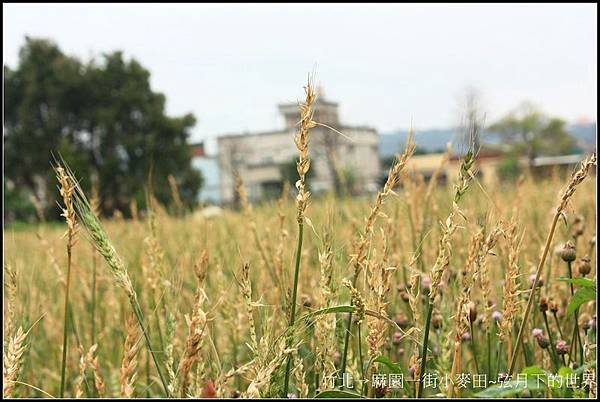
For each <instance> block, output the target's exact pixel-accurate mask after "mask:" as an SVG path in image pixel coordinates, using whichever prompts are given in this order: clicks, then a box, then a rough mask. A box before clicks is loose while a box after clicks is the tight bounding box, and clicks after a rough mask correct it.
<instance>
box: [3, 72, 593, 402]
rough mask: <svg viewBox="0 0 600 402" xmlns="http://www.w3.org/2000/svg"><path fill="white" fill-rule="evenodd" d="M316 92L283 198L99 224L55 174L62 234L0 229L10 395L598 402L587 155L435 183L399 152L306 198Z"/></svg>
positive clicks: (466, 169) (468, 168)
mask: <svg viewBox="0 0 600 402" xmlns="http://www.w3.org/2000/svg"><path fill="white" fill-rule="evenodd" d="M313 95H314V94H311V92H310V84H309V87H308V89H307V98H306V101H305V102H304V103H303V104H301V112H302V116H303V119H302V121H301V122H300V126H299V132H298V135H297V136H296V138H295V141H296V145H297V147H298V150H299V159H298V173H299V182H298V183H297V189H294V191H292V193H293V194H294V195H293V196H289V195H288V193H284V194H282V196H281V198H280V199H279V200H276V201H271V202H266V203H263V204H261V205H252V204H251V203H249V202H248V200H247V197H246V195H245V189H244V184H243V183H242V182H241V181H239V182H238V192H239V195H240V199H241V201H242V202H241V207H240V208H239V209H237V210H236V209H231V210H225V211H224V212H223V213H222V214H219V215H215V216H209V215H208V214H204V213H203V211H202V210H198V211H194V212H190V213H188V214H186V215H183V216H174V215H170V214H169V213H168V212H167V211H166V209H165V208H163V207H162V206H161V205H159V204H158V203H156V202H153V203H151V209H150V210H149V211H147V213H145V214H142V213H140V212H138V211H136V210H135V206H132V209H133V211H132V215H133V219H131V220H124V219H120V218H119V217H116V218H112V219H103V218H101V219H100V220H98V219H97V218H96V217H95V214H94V210H95V208H94V206H95V202H96V201H97V200H96V197H94V196H93V195H91V194H83V193H82V192H80V190H79V189H78V188H77V185H76V184H75V181H74V179H73V176H74V177H77V173H76V172H70V171H69V170H68V169H66V167H65V170H61V169H62V167H60V166H59V168H58V169H57V173H58V179H59V180H60V181H59V180H57V184H60V185H61V188H62V189H63V190H64V191H63V192H62V193H61V195H63V198H64V203H61V206H62V208H64V215H65V218H66V221H67V223H65V222H62V224H61V225H57V224H40V225H37V226H28V227H26V228H5V230H4V251H5V264H4V290H5V292H4V294H5V296H4V322H5V324H4V350H5V351H4V359H3V360H4V396H5V397H58V396H60V395H63V396H65V397H89V398H92V397H126V398H134V397H165V396H170V397H219V398H230V397H234V398H235V397H250V398H259V397H262V398H269V397H297V398H312V397H323V398H324V397H334V398H336V397H355V398H359V397H409V398H415V397H452V398H456V397H462V398H468V397H474V396H486V397H512V396H534V397H593V396H594V395H595V394H596V384H595V381H596V379H595V374H596V365H595V361H596V302H595V301H590V298H591V297H590V292H593V298H594V299H595V291H596V290H595V289H596V288H595V286H596V285H595V280H596V269H595V266H596V248H595V241H596V233H595V226H596V225H595V223H596V218H597V217H596V198H595V190H596V188H595V177H594V176H595V156H594V155H592V156H591V157H590V158H589V159H587V160H586V161H584V162H583V163H582V164H581V166H579V167H578V168H577V169H579V170H578V173H577V174H575V175H573V176H571V175H570V174H559V173H558V172H555V173H553V174H551V175H549V176H548V177H545V178H543V179H540V178H538V177H533V176H531V175H529V174H527V173H526V174H524V175H523V176H521V177H520V178H519V180H517V181H516V182H514V183H506V184H498V185H497V186H494V187H491V188H490V187H487V188H486V187H484V186H483V184H482V183H481V182H480V180H479V179H478V178H477V175H476V174H475V173H476V172H477V166H478V161H477V157H476V154H467V155H466V156H465V158H464V159H463V160H462V162H461V163H460V165H457V167H456V168H457V169H460V171H459V172H458V175H457V177H458V179H457V180H456V181H455V182H449V183H447V184H441V183H440V184H438V185H435V183H434V182H435V177H434V179H433V181H432V182H427V181H425V180H424V179H423V177H419V176H418V175H415V174H413V173H412V172H410V171H408V169H406V161H407V160H409V159H410V157H411V153H412V149H413V147H414V145H413V144H411V143H410V142H409V143H408V144H407V147H406V149H405V151H404V153H403V154H401V155H399V156H398V159H397V161H396V164H395V165H394V166H393V167H392V169H391V171H390V175H389V179H388V182H387V183H386V184H385V186H383V187H382V189H381V191H380V193H379V194H374V195H372V196H370V197H364V198H339V197H336V196H335V195H333V194H328V195H319V196H317V195H312V194H310V192H309V189H308V187H307V186H305V183H304V174H305V173H306V172H307V171H308V169H310V141H309V136H310V129H311V128H312V127H314V124H317V123H318V122H313V121H312V120H311V116H312V115H311V109H310V107H311V104H312V102H313V99H311V96H313ZM290 140H292V139H290ZM469 158H470V159H469ZM446 163H447V161H446ZM586 164H587V165H586ZM588 169H589V170H588ZM72 175H73V176H72ZM578 175H579V176H578ZM586 175H587V176H588V177H587V178H586ZM589 176H591V177H589ZM100 197H101V189H100ZM149 197H150V198H151V196H149ZM88 200H89V201H88ZM57 208H58V207H57ZM299 240H300V241H299ZM69 255H70V256H69ZM296 274H297V278H296ZM536 274H537V275H536ZM569 277H571V278H574V279H573V280H571V281H570V282H569V280H568V278H569ZM67 289H68V291H69V293H68V297H65V293H66V290H67ZM532 289H534V290H532ZM586 297H587V298H586ZM573 300H580V301H581V303H580V304H579V305H578V306H576V308H575V309H574V307H573V303H572V301H573ZM529 301H531V303H529ZM65 303H66V304H65ZM573 309H574V311H573ZM65 339H66V341H65ZM64 345H66V346H67V347H66V348H65V347H64ZM63 353H64V354H63ZM63 356H64V364H63V363H62V362H63ZM63 366H64V375H63V374H62V368H63ZM559 381H560V384H559ZM63 384H64V385H63Z"/></svg>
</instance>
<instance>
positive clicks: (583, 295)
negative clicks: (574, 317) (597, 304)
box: [567, 288, 596, 315]
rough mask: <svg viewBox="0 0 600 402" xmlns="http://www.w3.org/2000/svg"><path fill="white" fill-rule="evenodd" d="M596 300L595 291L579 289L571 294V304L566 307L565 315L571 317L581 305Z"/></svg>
mask: <svg viewBox="0 0 600 402" xmlns="http://www.w3.org/2000/svg"><path fill="white" fill-rule="evenodd" d="M592 300H596V289H591V288H581V289H577V290H576V291H575V293H574V294H573V298H572V299H571V303H569V306H568V307H567V315H571V314H573V313H574V312H575V310H577V309H578V308H579V306H581V305H582V304H583V303H587V302H589V301H592Z"/></svg>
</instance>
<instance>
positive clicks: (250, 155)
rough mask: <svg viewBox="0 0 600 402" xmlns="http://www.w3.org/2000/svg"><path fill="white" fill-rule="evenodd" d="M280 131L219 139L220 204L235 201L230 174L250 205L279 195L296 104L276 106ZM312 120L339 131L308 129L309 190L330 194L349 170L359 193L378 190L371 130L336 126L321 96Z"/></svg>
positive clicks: (333, 107) (291, 153)
mask: <svg viewBox="0 0 600 402" xmlns="http://www.w3.org/2000/svg"><path fill="white" fill-rule="evenodd" d="M279 111H280V112H281V114H282V115H283V118H284V121H285V127H284V128H283V129H280V130H274V131H268V132H260V133H243V134H230V135H224V136H221V137H219V138H218V159H219V169H220V186H221V187H220V188H221V200H222V202H223V203H232V202H235V200H236V197H237V194H236V190H235V172H239V174H240V176H241V178H242V180H243V181H244V184H245V186H246V189H247V192H248V197H249V198H250V200H252V201H255V200H259V199H262V198H265V197H269V196H273V195H275V194H279V193H280V192H281V189H282V186H283V182H282V177H281V170H280V169H281V166H282V165H284V164H287V163H290V162H292V161H294V160H296V159H297V158H298V151H297V149H296V146H295V144H294V135H295V134H296V132H297V128H298V127H297V124H298V123H299V121H300V112H299V109H298V105H297V104H295V103H291V104H281V105H279ZM314 120H315V121H317V122H318V123H321V124H324V125H327V126H329V127H332V128H334V129H335V130H337V131H340V132H341V133H343V136H342V135H340V134H339V133H336V132H334V131H333V130H331V129H329V128H326V127H323V126H321V125H318V126H317V127H314V128H313V129H311V131H310V145H309V157H310V159H311V168H310V169H311V170H312V171H313V176H312V178H311V181H310V187H311V189H310V190H311V191H312V192H320V191H326V190H332V189H333V188H334V186H335V183H336V180H335V177H336V176H338V177H339V176H340V174H339V173H336V172H340V171H342V170H344V171H348V170H350V171H351V172H352V176H353V177H354V182H355V189H357V190H358V191H357V192H359V193H365V192H374V191H377V189H378V176H379V149H378V144H379V139H378V134H377V132H376V131H375V129H374V128H371V127H352V126H348V125H344V124H342V123H340V121H339V117H338V104H337V103H335V102H330V101H328V100H326V99H324V98H323V97H322V96H321V97H319V98H317V101H316V102H315V112H314Z"/></svg>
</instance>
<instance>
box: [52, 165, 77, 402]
mask: <svg viewBox="0 0 600 402" xmlns="http://www.w3.org/2000/svg"><path fill="white" fill-rule="evenodd" d="M55 170H56V178H57V179H58V182H59V190H60V195H61V196H62V199H63V204H64V207H63V208H61V210H62V213H61V215H60V216H62V217H64V218H65V220H66V222H67V232H66V233H65V236H66V237H67V276H66V283H65V308H64V312H65V316H64V320H63V322H64V324H63V345H62V347H63V350H62V364H61V379H60V391H59V395H60V397H61V398H62V397H63V396H64V391H65V382H66V370H67V350H68V349H67V348H68V339H69V338H68V336H67V322H68V317H69V290H70V284H71V266H72V252H73V246H74V245H75V235H76V234H77V221H76V219H75V215H76V214H75V205H74V200H73V198H74V194H75V187H76V183H75V181H74V180H73V178H72V177H71V176H70V175H69V174H68V173H67V172H66V171H65V169H64V168H62V167H61V166H57V167H56V169H55Z"/></svg>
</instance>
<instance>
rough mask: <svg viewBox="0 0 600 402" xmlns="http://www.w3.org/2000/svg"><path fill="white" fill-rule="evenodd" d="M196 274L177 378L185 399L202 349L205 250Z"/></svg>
mask: <svg viewBox="0 0 600 402" xmlns="http://www.w3.org/2000/svg"><path fill="white" fill-rule="evenodd" d="M194 270H195V273H196V282H197V290H196V298H195V303H194V307H193V310H192V319H191V321H190V328H189V333H188V337H187V341H186V346H185V351H184V353H183V356H182V358H181V362H180V364H179V376H180V379H181V380H180V381H181V385H180V392H181V397H182V398H183V397H185V395H186V391H187V386H188V384H189V374H190V371H191V369H192V365H193V364H194V363H195V362H196V361H197V359H198V353H199V352H200V349H201V348H202V339H203V338H204V334H205V332H206V323H207V319H206V313H205V312H204V310H203V309H202V305H203V304H204V301H205V300H206V294H205V293H204V288H203V286H204V280H205V279H206V274H207V272H208V253H207V252H206V250H204V251H203V252H202V255H201V256H200V260H199V262H198V263H197V264H196V265H195V267H194Z"/></svg>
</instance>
